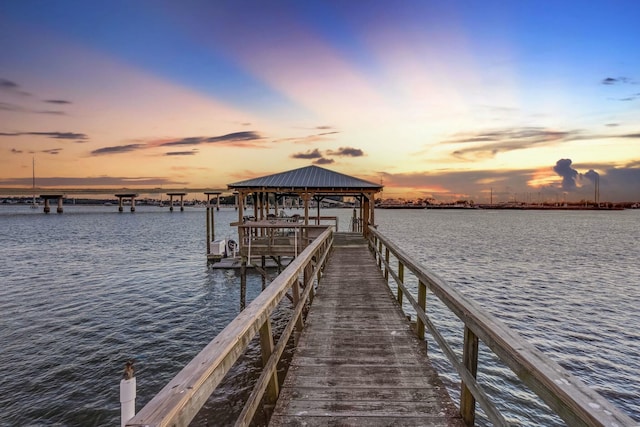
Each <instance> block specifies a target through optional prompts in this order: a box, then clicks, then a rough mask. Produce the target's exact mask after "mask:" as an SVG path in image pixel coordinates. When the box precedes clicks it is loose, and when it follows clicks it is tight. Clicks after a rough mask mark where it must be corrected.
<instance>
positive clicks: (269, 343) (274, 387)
mask: <svg viewBox="0 0 640 427" xmlns="http://www.w3.org/2000/svg"><path fill="white" fill-rule="evenodd" d="M273 347H274V345H273V334H272V332H271V320H270V319H267V321H266V322H264V324H263V325H262V327H261V328H260V350H261V353H262V366H265V365H266V364H267V362H269V358H270V357H271V353H272V352H273ZM278 393H279V390H278V371H277V370H274V371H273V375H272V376H271V379H270V380H269V385H268V386H267V390H266V392H265V395H264V398H265V401H266V402H267V403H269V404H275V403H276V400H277V399H278Z"/></svg>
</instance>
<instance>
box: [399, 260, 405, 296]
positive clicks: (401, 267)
mask: <svg viewBox="0 0 640 427" xmlns="http://www.w3.org/2000/svg"><path fill="white" fill-rule="evenodd" d="M398 279H400V283H404V264H403V263H402V262H400V260H398ZM400 283H398V302H399V303H400V306H402V288H401V287H400Z"/></svg>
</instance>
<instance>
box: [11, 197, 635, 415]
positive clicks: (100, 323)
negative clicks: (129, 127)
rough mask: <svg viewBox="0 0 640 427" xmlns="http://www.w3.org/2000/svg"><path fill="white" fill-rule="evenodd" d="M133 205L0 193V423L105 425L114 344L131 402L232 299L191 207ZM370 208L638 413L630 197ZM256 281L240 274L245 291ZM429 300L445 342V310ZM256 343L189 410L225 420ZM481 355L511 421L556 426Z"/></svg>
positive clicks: (394, 233)
mask: <svg viewBox="0 0 640 427" xmlns="http://www.w3.org/2000/svg"><path fill="white" fill-rule="evenodd" d="M137 209H138V211H137V212H136V213H135V214H131V213H128V212H125V213H122V214H118V213H117V212H115V210H116V208H115V207H113V206H111V207H79V206H78V207H76V206H69V207H65V213H64V214H63V215H56V214H50V215H44V214H42V213H41V212H39V211H38V212H34V210H31V209H29V208H28V207H24V206H10V207H7V206H2V207H0V313H2V316H1V317H0V343H2V344H0V370H1V371H2V376H1V377H0V408H2V411H0V425H2V426H5V425H6V426H9V425H11V426H13V425H21V426H24V425H34V426H35V425H56V426H58V425H61V426H66V425H69V426H91V425H105V426H106V425H117V424H118V423H119V414H120V412H119V400H118V398H119V396H118V384H119V380H120V375H121V371H122V367H123V364H124V362H125V361H126V360H127V359H128V358H135V359H136V368H137V372H136V377H137V382H138V400H137V402H138V405H137V406H138V408H141V407H142V406H143V405H144V403H146V402H147V401H148V400H149V399H151V397H153V395H154V394H155V393H157V392H158V391H159V390H160V389H161V388H162V387H163V386H164V385H165V384H166V383H167V382H168V381H169V380H170V379H171V378H172V377H173V376H174V375H175V374H176V373H177V372H178V371H179V370H180V369H181V368H182V367H183V366H184V365H185V364H186V363H187V362H188V361H189V360H190V359H191V358H192V357H193V356H194V355H195V354H197V353H198V351H199V350H200V349H202V347H204V346H205V345H206V343H208V342H209V341H210V340H211V339H212V338H213V337H214V336H215V335H216V334H217V333H218V332H220V331H221V330H222V329H223V328H224V326H225V325H226V324H227V323H228V322H229V321H230V320H231V319H232V318H233V317H235V315H237V313H238V312H239V307H240V295H239V276H238V273H237V272H234V271H225V270H212V269H209V268H207V264H206V260H205V257H204V253H205V245H206V242H205V240H204V229H205V213H204V210H203V209H197V208H191V209H187V210H186V211H185V212H182V213H181V212H174V213H172V214H170V213H169V212H168V211H167V210H163V209H160V208H155V207H142V206H139V207H138V208H137ZM323 214H327V215H337V216H340V217H341V219H340V228H341V229H343V228H344V227H346V226H347V224H348V218H349V217H350V215H351V211H350V210H347V209H345V210H328V211H323ZM236 217H237V213H236V212H235V211H234V210H233V209H229V210H225V209H222V210H221V211H219V212H217V213H216V236H217V237H231V238H234V239H236V236H235V230H232V229H230V228H229V226H228V224H229V223H230V222H231V221H234V220H235V219H236ZM376 219H377V222H378V223H379V224H380V226H379V229H380V230H381V231H382V232H383V233H385V235H387V236H389V237H390V238H392V239H393V240H394V241H396V242H397V243H399V244H400V245H401V246H402V247H403V248H404V249H405V250H407V251H408V252H409V253H411V254H413V255H415V256H416V257H417V258H418V259H419V260H421V261H422V262H423V263H424V264H425V265H427V266H428V267H430V268H432V269H433V270H434V271H436V272H437V273H438V274H439V275H440V276H442V277H443V278H445V279H446V280H447V281H449V282H450V283H451V284H452V285H453V286H455V287H456V288H458V289H460V290H461V291H462V292H463V293H464V294H466V295H468V296H469V297H471V298H473V299H474V300H475V301H476V302H478V303H479V304H480V305H482V306H483V307H485V308H486V309H487V310H488V311H490V312H491V313H493V314H494V315H496V316H497V317H498V318H500V319H501V320H502V321H503V322H505V323H507V324H508V325H509V326H511V327H513V328H514V329H516V330H518V331H519V332H520V333H521V334H522V335H523V336H525V337H526V338H527V339H528V340H529V341H530V342H532V343H533V344H534V345H536V347H538V348H539V349H540V350H542V351H544V352H545V353H546V354H547V355H548V356H549V357H551V358H553V359H554V360H556V361H558V362H559V363H560V364H562V365H563V366H565V367H566V368H567V369H569V370H570V371H571V372H572V373H573V374H575V375H576V376H578V377H580V378H581V379H582V380H583V381H584V382H586V383H587V384H588V385H589V386H591V387H593V388H594V389H596V390H597V391H598V392H600V393H602V394H603V395H605V396H606V397H607V398H608V399H610V400H611V401H613V402H615V404H616V405H617V406H619V407H620V408H621V409H623V410H624V411H625V412H627V413H628V414H629V415H631V416H632V417H633V418H635V419H637V420H640V402H639V399H638V397H637V396H640V384H639V382H638V381H637V379H636V378H637V377H638V374H639V373H640V338H639V337H638V334H637V331H638V330H639V329H640V321H639V320H638V316H637V314H636V312H635V310H636V308H637V307H640V290H639V286H640V267H639V266H638V263H637V260H638V258H639V255H640V249H639V245H638V242H639V241H640V231H639V230H640V227H639V225H640V224H639V222H640V211H623V212H608V213H604V212H536V211H425V210H419V211H411V210H407V211H397V210H393V211H384V210H382V211H376ZM260 290H261V280H260V278H259V277H257V276H250V277H249V280H248V289H247V299H248V302H249V301H250V300H251V299H253V298H255V296H256V295H257V294H258V293H259V292H260ZM430 303H432V301H430ZM432 307H433V309H434V311H435V314H436V323H437V324H439V325H440V326H441V327H442V328H444V329H445V330H447V331H450V332H449V333H450V335H451V337H452V339H453V341H455V342H459V337H460V336H461V334H462V333H461V328H460V326H459V324H457V323H456V321H455V319H451V318H450V317H449V316H447V315H446V314H444V313H443V314H440V311H441V310H439V308H438V307H437V304H435V303H432ZM429 345H430V347H429V348H430V352H431V354H432V357H433V358H434V361H435V363H436V364H437V365H439V366H441V367H442V368H444V369H446V368H447V363H446V362H445V360H444V359H443V358H442V356H440V355H439V354H438V352H437V351H436V350H437V349H435V346H433V345H432V344H431V343H430V344H429ZM432 349H433V351H432ZM258 357H259V356H258V355H257V349H256V348H255V347H252V348H251V349H250V351H249V355H248V356H247V357H246V358H244V359H243V360H242V363H241V364H240V366H239V367H238V368H236V369H235V370H234V371H233V372H232V373H231V375H230V377H229V379H228V380H227V381H226V382H225V384H224V385H223V390H222V391H221V393H219V394H216V395H215V396H213V397H212V398H211V399H210V401H209V403H208V404H207V407H206V408H207V409H206V410H205V411H204V412H203V415H201V416H200V417H199V418H198V421H197V423H196V424H199V425H205V424H206V423H207V422H209V423H211V424H226V423H228V421H229V419H230V417H231V416H230V414H233V413H237V412H239V410H240V408H241V403H240V401H241V399H242V396H244V395H246V393H247V390H248V389H249V386H250V383H251V378H252V375H253V374H254V373H255V371H256V369H257V366H258V364H259V362H257V360H258ZM482 357H483V359H482V360H481V362H480V376H481V377H482V378H483V380H484V381H485V383H487V384H488V385H489V388H490V389H492V390H493V392H494V393H495V395H496V397H497V399H498V402H499V405H500V406H501V407H502V408H504V409H505V410H506V411H507V414H508V416H509V419H510V420H511V421H513V422H515V423H519V424H522V425H532V426H533V425H541V424H548V425H553V424H560V422H559V421H557V420H556V419H555V418H554V417H553V416H551V415H549V414H547V412H548V411H546V410H545V408H544V407H543V405H541V404H540V403H539V402H538V400H537V399H536V398H535V396H533V397H532V396H531V395H530V394H528V393H526V391H523V390H522V389H521V387H520V386H519V384H518V381H517V379H515V378H514V377H513V375H511V374H510V373H509V372H508V370H506V369H505V368H504V367H502V366H501V365H500V364H499V363H497V362H496V361H494V360H493V359H491V358H490V357H489V356H486V355H485V354H483V356H482ZM445 380H446V381H447V382H449V383H451V384H453V383H454V382H455V381H457V380H456V378H455V376H453V375H449V374H447V375H445ZM452 392H453V391H452ZM453 393H455V392H453ZM534 417H536V418H534ZM541 420H542V421H541Z"/></svg>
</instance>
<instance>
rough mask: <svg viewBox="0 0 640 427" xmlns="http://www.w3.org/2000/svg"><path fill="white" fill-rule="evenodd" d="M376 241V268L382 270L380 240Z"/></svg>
mask: <svg viewBox="0 0 640 427" xmlns="http://www.w3.org/2000/svg"><path fill="white" fill-rule="evenodd" d="M376 240H378V253H377V256H378V268H379V269H380V270H382V240H379V239H377V238H376Z"/></svg>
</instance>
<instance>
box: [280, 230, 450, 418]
mask: <svg viewBox="0 0 640 427" xmlns="http://www.w3.org/2000/svg"><path fill="white" fill-rule="evenodd" d="M270 425H272V426H298V425H305V426H319V425H340V426H348V425H371V426H381V425H385V426H386V425H420V426H461V425H463V423H462V420H461V417H460V413H459V411H458V410H457V409H456V408H455V406H454V405H453V403H452V401H451V400H450V398H449V396H448V394H447V392H446V390H445V388H444V386H443V385H442V383H441V381H440V379H439V378H438V375H437V373H436V371H435V370H434V368H432V367H431V364H430V362H429V360H428V359H427V355H426V348H425V344H424V342H421V341H420V340H419V339H418V338H416V335H415V333H414V332H412V331H411V328H410V323H409V321H408V320H407V319H406V318H405V316H404V314H403V313H402V311H401V309H400V307H399V305H398V303H397V302H396V300H395V299H394V297H393V295H392V294H391V291H390V290H389V288H388V286H387V284H386V282H385V280H384V278H383V277H382V274H381V273H380V270H379V269H378V268H377V266H376V262H375V260H374V258H373V256H372V255H371V252H370V251H369V249H368V247H367V243H366V241H365V240H364V238H363V237H362V236H361V235H348V234H346V235H345V234H343V233H336V236H335V241H334V250H333V253H332V255H331V257H330V259H329V261H328V264H327V266H326V268H325V270H324V274H323V278H322V285H321V286H320V287H319V288H318V293H317V296H316V298H315V300H314V302H313V305H312V306H311V310H310V311H309V315H308V317H307V324H306V327H305V329H304V331H303V332H302V335H301V337H300V340H299V343H298V346H297V348H296V352H295V355H294V357H293V360H292V362H291V365H290V368H289V372H288V373H287V377H286V379H285V381H284V384H283V387H282V389H281V391H280V397H279V398H278V401H277V405H276V407H275V410H274V413H273V415H272V417H271V421H270Z"/></svg>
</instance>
